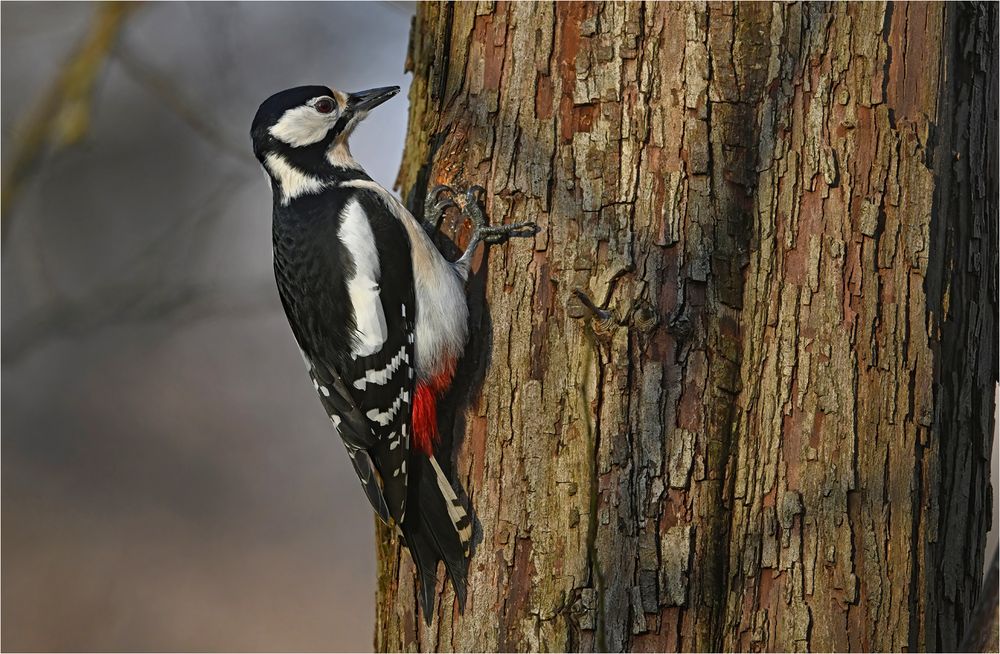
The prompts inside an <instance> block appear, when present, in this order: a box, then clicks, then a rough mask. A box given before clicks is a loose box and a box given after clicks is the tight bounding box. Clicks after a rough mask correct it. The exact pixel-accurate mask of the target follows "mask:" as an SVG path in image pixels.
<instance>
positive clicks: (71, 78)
mask: <svg viewBox="0 0 1000 654" xmlns="http://www.w3.org/2000/svg"><path fill="white" fill-rule="evenodd" d="M134 6H135V5H134V4H133V3H130V2H106V3H104V4H102V5H101V6H100V7H99V8H98V9H97V13H96V15H95V16H94V20H93V22H92V23H91V26H90V31H89V32H88V33H87V35H86V36H85V37H84V39H83V40H82V41H81V42H80V45H79V46H78V47H77V48H76V49H75V50H74V51H73V52H72V53H71V54H70V56H69V58H68V59H67V60H66V63H65V64H64V65H63V68H62V70H61V72H60V73H59V75H58V77H57V78H56V79H55V81H54V82H53V84H52V86H51V87H50V88H49V90H48V91H46V93H45V95H43V96H42V99H41V100H40V101H39V103H38V105H37V106H36V107H35V108H34V109H33V110H32V111H31V112H30V113H29V114H28V119H27V122H26V123H25V125H24V126H23V127H22V129H21V130H19V137H18V138H17V140H16V143H15V145H14V154H13V155H12V157H11V162H10V165H9V167H8V169H7V171H6V172H5V173H4V176H3V182H2V187H0V216H2V218H0V241H2V245H3V246H6V245H7V234H8V233H9V230H10V224H11V220H12V216H11V213H10V208H11V206H13V201H14V199H15V198H16V197H17V193H18V191H19V190H20V188H21V185H22V184H23V183H24V180H25V179H26V178H27V177H28V175H29V174H30V172H31V170H32V169H33V168H34V166H35V164H36V163H37V162H38V160H39V158H40V157H41V156H42V155H43V154H44V153H45V152H46V150H47V148H48V146H53V147H56V148H59V147H64V146H67V145H71V144H73V143H76V142H78V141H79V140H80V139H81V138H83V136H84V134H86V132H87V128H88V126H89V124H90V102H91V96H92V93H93V88H94V82H95V81H96V80H97V76H98V74H99V73H100V72H101V70H102V69H103V68H104V64H105V62H106V60H107V57H108V53H109V52H110V51H111V48H112V47H113V46H114V44H115V42H116V40H117V38H118V35H119V34H120V32H121V29H122V25H123V24H124V21H125V17H126V16H127V15H128V13H129V12H130V11H131V10H132V9H133V7H134Z"/></svg>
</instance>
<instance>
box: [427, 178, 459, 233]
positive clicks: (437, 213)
mask: <svg viewBox="0 0 1000 654" xmlns="http://www.w3.org/2000/svg"><path fill="white" fill-rule="evenodd" d="M454 193H455V191H454V190H453V189H452V188H451V187H450V186H445V185H444V184H439V185H437V186H435V187H434V188H432V189H431V190H430V191H428V192H427V197H426V198H425V199H424V220H423V226H424V231H425V232H427V234H428V235H429V236H434V234H435V232H437V231H438V230H439V229H440V228H441V221H442V220H443V219H444V214H445V212H446V211H448V209H450V208H451V207H454V206H457V205H456V204H455V201H454V200H453V199H452V198H451V197H449V196H453V195H454ZM442 195H444V197H442Z"/></svg>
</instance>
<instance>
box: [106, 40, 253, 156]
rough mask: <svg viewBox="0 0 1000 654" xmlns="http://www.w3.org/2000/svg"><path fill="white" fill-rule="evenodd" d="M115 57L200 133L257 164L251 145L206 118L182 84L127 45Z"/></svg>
mask: <svg viewBox="0 0 1000 654" xmlns="http://www.w3.org/2000/svg"><path fill="white" fill-rule="evenodd" d="M115 58H116V59H117V60H118V62H119V63H121V65H122V68H123V69H124V70H125V73H126V74H127V75H128V76H129V77H131V78H132V80H133V81H135V82H136V83H137V84H139V85H140V86H142V87H143V88H145V89H146V90H148V91H149V92H150V93H152V94H153V95H154V96H156V97H157V98H158V99H159V100H160V101H161V102H162V103H163V104H164V106H165V107H167V108H168V109H170V110H171V111H173V112H174V113H175V114H176V115H177V117H178V118H180V119H181V120H182V121H183V122H184V123H186V124H187V125H188V127H190V128H191V129H193V130H194V131H195V132H196V133H197V134H198V135H199V136H201V137H203V138H204V139H205V140H206V141H208V142H209V143H211V144H212V145H213V146H215V147H216V148H217V149H218V150H219V151H220V152H222V153H223V154H225V155H226V156H228V157H229V158H231V159H233V160H234V161H237V162H239V163H240V164H241V165H244V166H253V167H256V162H255V161H254V160H253V159H252V158H251V156H250V149H249V146H247V147H241V146H239V145H236V144H235V143H232V142H231V141H230V140H229V139H227V138H225V137H224V136H222V131H221V130H220V129H219V128H218V127H217V126H215V125H214V124H212V123H211V122H210V121H208V120H206V119H205V118H204V115H205V112H204V111H203V110H200V109H198V108H197V107H196V106H195V105H194V103H193V102H190V101H189V100H188V99H187V98H185V95H184V91H183V90H182V89H181V87H180V86H178V85H177V84H176V83H174V81H173V80H171V79H170V78H169V77H168V76H166V75H164V74H163V73H161V72H160V71H158V70H156V69H155V68H153V67H152V66H150V65H149V64H147V63H146V62H144V61H142V59H141V58H140V57H139V56H137V55H136V54H135V53H134V52H132V51H130V50H128V49H127V47H125V46H122V47H121V48H119V49H118V51H117V53H116V55H115Z"/></svg>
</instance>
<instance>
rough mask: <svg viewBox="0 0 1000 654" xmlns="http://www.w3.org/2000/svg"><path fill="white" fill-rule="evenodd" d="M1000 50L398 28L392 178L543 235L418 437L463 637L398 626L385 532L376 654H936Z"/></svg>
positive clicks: (674, 28)
mask: <svg viewBox="0 0 1000 654" xmlns="http://www.w3.org/2000/svg"><path fill="white" fill-rule="evenodd" d="M996 29H997V10H996V7H995V6H992V5H981V6H975V5H955V4H950V5H944V4H918V3H914V4H899V5H881V4H874V3H872V4H868V3H865V4H833V5H824V4H814V3H810V4H804V5H803V4H773V5H770V4H756V3H747V4H709V5H705V4H674V3H651V4H639V3H635V4H632V3H628V4H626V3H607V4H602V3H587V4H568V3H556V4H542V3H538V4H535V3H511V4H504V3H497V4H492V3H485V2H480V3H458V4H454V5H438V4H420V5H419V6H418V8H417V17H416V20H415V23H414V28H413V33H412V43H411V53H410V61H409V66H410V68H411V69H412V70H413V73H414V78H413V86H412V89H411V92H410V101H411V112H410V127H409V135H408V139H407V144H406V154H405V156H404V161H403V167H402V170H401V173H400V179H399V182H400V186H401V188H402V189H403V190H404V191H405V192H406V193H408V194H409V196H410V197H412V198H417V201H416V202H411V205H415V206H413V208H414V210H415V212H418V213H419V212H420V211H422V207H421V206H420V204H421V202H420V198H422V196H423V194H424V192H425V190H426V188H427V187H428V186H429V185H434V184H437V183H448V184H451V185H453V186H456V187H466V186H469V185H473V184H481V185H483V186H485V187H486V188H487V191H488V202H487V208H488V210H489V214H490V216H491V219H492V220H493V221H494V222H511V221H520V220H535V221H537V222H538V224H539V225H540V226H541V227H542V231H541V232H540V233H539V234H538V235H537V236H536V237H535V239H534V242H533V243H532V242H530V241H525V240H515V241H512V242H510V243H509V244H507V245H504V246H500V247H494V248H493V249H492V251H491V252H489V253H488V255H487V259H488V262H487V263H482V264H481V265H480V266H479V267H478V272H477V273H476V275H475V276H474V278H473V280H472V281H471V282H470V287H469V293H470V298H471V300H470V302H471V305H472V321H473V333H472V337H471V343H470V346H469V350H468V352H467V355H466V358H465V360H464V362H463V364H462V366H461V369H460V371H459V377H458V381H457V383H456V386H457V389H458V390H456V391H455V392H454V393H453V394H452V396H451V397H449V398H448V402H447V409H448V410H446V411H444V413H443V415H442V416H441V426H442V432H443V433H444V434H446V438H449V437H453V438H454V443H453V445H454V447H453V453H452V456H451V458H450V461H451V463H452V466H451V469H452V470H453V476H454V479H455V480H456V483H457V484H458V485H459V486H460V487H461V489H462V491H464V497H465V498H466V499H467V501H468V504H469V505H470V506H471V507H472V509H473V511H474V516H475V523H476V537H475V542H476V544H475V548H474V553H473V558H472V562H471V566H470V577H469V600H468V604H467V606H466V608H465V613H464V615H459V614H458V612H457V608H456V606H455V603H454V596H453V593H452V591H451V590H450V588H448V587H446V586H445V585H444V584H440V586H439V588H440V590H441V594H440V596H439V606H438V609H437V614H436V616H435V620H434V623H433V625H432V626H431V627H430V628H425V626H424V624H423V622H422V621H421V620H420V619H419V617H418V614H417V610H416V596H415V588H416V586H415V584H416V581H415V578H414V571H413V564H412V562H411V560H410V557H409V554H408V553H405V552H403V550H401V548H400V546H399V543H398V541H397V540H396V539H395V538H394V537H393V536H392V535H391V534H389V533H388V532H387V531H385V530H381V531H380V547H379V590H378V599H377V620H378V624H377V626H376V631H375V645H376V648H377V649H379V650H414V649H423V650H437V649H445V650H447V649H457V650H472V651H477V650H586V651H593V650H611V651H622V650H634V651H653V650H716V649H739V650H774V649H778V650H792V649H819V650H848V649H853V650H859V649H873V650H888V649H893V650H899V649H906V648H909V649H911V650H915V649H951V648H954V647H956V646H957V645H958V644H959V642H960V640H961V636H962V633H963V630H964V628H965V624H966V622H967V620H968V617H969V613H970V611H971V610H972V608H973V606H974V605H975V601H976V599H977V596H978V592H979V587H980V580H981V579H982V569H983V549H984V544H985V535H986V531H987V530H988V528H989V522H990V516H991V514H992V508H991V495H990V486H989V457H990V444H991V437H992V431H993V403H994V395H993V393H994V391H993V389H994V383H995V381H996V379H997V278H996V269H997V251H996V248H995V244H996V241H997V192H998V185H997V178H996V172H995V171H996V169H997V163H998V161H997V147H996V143H997V49H996V48H997V42H996ZM465 237H466V235H465V234H464V233H459V234H458V235H457V239H458V240H459V241H460V242H461V240H462V239H463V238H465ZM444 458H448V457H447V456H445V457H444ZM443 576H444V575H443V570H442V574H441V577H442V578H443Z"/></svg>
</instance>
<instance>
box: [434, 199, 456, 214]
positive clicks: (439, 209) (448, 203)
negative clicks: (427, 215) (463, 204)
mask: <svg viewBox="0 0 1000 654" xmlns="http://www.w3.org/2000/svg"><path fill="white" fill-rule="evenodd" d="M454 206H457V205H456V204H455V201H454V200H452V199H451V198H447V199H444V200H441V201H440V202H436V203H435V204H434V211H435V212H436V213H438V214H443V213H444V212H445V211H447V210H448V209H450V208H451V207H454Z"/></svg>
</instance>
